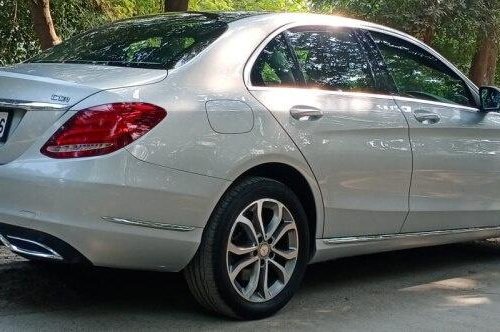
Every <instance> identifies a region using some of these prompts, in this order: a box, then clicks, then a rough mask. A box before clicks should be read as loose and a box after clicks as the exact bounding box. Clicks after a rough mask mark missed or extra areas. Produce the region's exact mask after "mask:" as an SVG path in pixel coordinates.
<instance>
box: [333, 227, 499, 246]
mask: <svg viewBox="0 0 500 332" xmlns="http://www.w3.org/2000/svg"><path fill="white" fill-rule="evenodd" d="M485 231H492V232H494V231H498V232H500V226H498V227H477V228H463V229H451V230H446V231H430V232H415V233H401V234H384V235H368V236H350V237H334V238H330V239H323V242H324V243H325V244H327V245H337V244H357V243H369V242H378V241H385V240H400V239H409V238H419V237H427V236H445V235H455V234H467V233H477V232H485Z"/></svg>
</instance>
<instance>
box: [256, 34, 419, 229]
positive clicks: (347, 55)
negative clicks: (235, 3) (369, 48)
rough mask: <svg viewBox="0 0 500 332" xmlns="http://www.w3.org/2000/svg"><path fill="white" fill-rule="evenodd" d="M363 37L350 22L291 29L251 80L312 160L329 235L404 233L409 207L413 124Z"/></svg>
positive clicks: (261, 59)
mask: <svg viewBox="0 0 500 332" xmlns="http://www.w3.org/2000/svg"><path fill="white" fill-rule="evenodd" d="M358 37H359V35H358V34H357V32H356V31H355V30H354V29H350V28H346V27H345V28H342V27H327V26H300V27H295V28H291V29H288V30H287V31H284V32H282V33H281V34H279V35H277V36H276V37H274V38H273V39H272V40H271V41H270V42H269V43H268V44H267V46H266V47H265V48H264V49H263V50H262V51H261V52H260V55H259V56H258V57H257V59H256V61H255V64H254V65H253V68H252V71H251V74H250V75H249V76H250V77H249V82H247V85H248V87H249V90H250V91H251V92H252V94H253V95H254V96H255V97H256V98H257V99H258V100H259V101H260V102H261V103H262V104H264V105H265V106H266V107H267V108H268V109H269V110H270V111H271V112H272V113H273V115H274V116H275V117H276V119H277V120H278V121H279V123H280V124H281V125H282V126H283V128H284V129H285V130H286V132H287V133H288V134H289V135H290V136H291V138H292V139H293V140H294V142H295V143H296V145H297V146H298V148H299V149H300V151H301V152H302V154H303V155H304V157H305V158H306V160H307V162H308V163H309V165H310V166H311V168H312V170H313V172H314V174H315V176H316V178H317V181H318V183H319V186H320V188H321V191H322V195H323V200H324V206H325V216H326V217H325V228H324V237H327V238H328V237H344V236H358V235H377V234H393V233H397V232H399V230H400V228H401V226H402V224H403V221H404V219H405V217H406V215H407V213H408V190H409V186H410V178H411V151H410V144H409V137H408V125H407V123H406V120H405V118H404V116H403V114H402V112H401V111H400V110H399V108H398V107H397V104H396V103H395V102H394V100H393V98H392V97H391V96H388V95H387V94H385V93H382V92H381V91H379V86H378V84H377V82H376V80H375V79H374V76H373V73H372V68H371V65H370V61H369V59H368V57H367V54H366V51H365V50H364V49H363V45H362V42H361V41H360V39H359V38H358ZM276 45H280V46H279V47H277V46H276Z"/></svg>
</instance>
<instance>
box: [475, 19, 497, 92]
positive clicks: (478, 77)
mask: <svg viewBox="0 0 500 332" xmlns="http://www.w3.org/2000/svg"><path fill="white" fill-rule="evenodd" d="M497 61H498V38H497V35H496V31H495V27H494V25H492V26H491V27H489V29H488V31H487V32H480V33H479V34H478V37H477V49H476V53H475V54H474V58H473V59H472V64H471V68H470V72H469V77H470V79H471V80H472V81H473V82H474V83H476V85H478V86H482V85H492V84H493V83H494V82H495V74H496V67H497Z"/></svg>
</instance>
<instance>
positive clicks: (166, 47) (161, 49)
mask: <svg viewBox="0 0 500 332" xmlns="http://www.w3.org/2000/svg"><path fill="white" fill-rule="evenodd" d="M226 29H227V23H225V22H222V21H219V20H217V19H216V18H211V17H210V16H204V15H200V14H181V15H163V16H155V17H144V18H139V19H134V20H127V21H121V22H116V23H113V24H110V25H107V26H104V27H102V28H98V29H96V30H92V31H89V32H86V33H83V34H81V35H78V36H76V37H74V38H71V39H69V40H68V41H66V42H64V43H62V44H61V45H58V46H55V47H53V48H51V49H49V50H47V51H46V52H44V53H42V54H40V55H39V56H37V57H35V58H33V59H32V60H31V61H32V62H67V63H95V64H103V65H116V66H130V67H146V68H158V69H170V68H174V67H176V66H179V65H181V64H183V63H185V62H186V61H188V60H189V59H191V58H192V57H194V56H195V55H196V54H198V53H199V52H201V51H202V50H203V49H204V48H205V47H206V46H208V45H209V44H210V43H211V42H213V41H214V40H215V39H216V38H217V37H219V36H220V35H221V34H222V33H224V31H226Z"/></svg>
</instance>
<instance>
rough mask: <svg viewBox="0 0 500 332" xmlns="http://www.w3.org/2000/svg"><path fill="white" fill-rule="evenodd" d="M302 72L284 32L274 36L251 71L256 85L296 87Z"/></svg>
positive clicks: (252, 79) (253, 82) (253, 83)
mask: <svg viewBox="0 0 500 332" xmlns="http://www.w3.org/2000/svg"><path fill="white" fill-rule="evenodd" d="M300 79H301V74H300V70H299V68H298V67H297V64H296V62H295V59H294V58H293V54H292V52H291V50H290V48H289V47H288V45H287V42H286V38H285V36H284V35H283V34H280V35H278V36H277V37H275V38H273V40H271V41H270V42H269V44H267V46H266V47H265V48H264V50H263V51H262V53H261V54H260V55H259V57H258V58H257V60H256V61H255V64H254V66H253V68H252V72H251V81H252V85H254V86H265V87H295V86H297V85H299V84H300Z"/></svg>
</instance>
